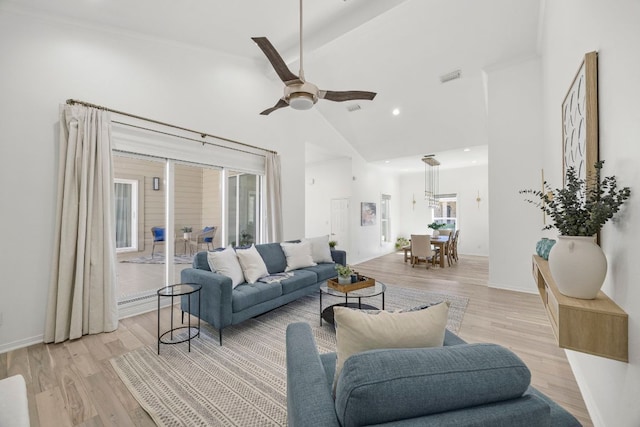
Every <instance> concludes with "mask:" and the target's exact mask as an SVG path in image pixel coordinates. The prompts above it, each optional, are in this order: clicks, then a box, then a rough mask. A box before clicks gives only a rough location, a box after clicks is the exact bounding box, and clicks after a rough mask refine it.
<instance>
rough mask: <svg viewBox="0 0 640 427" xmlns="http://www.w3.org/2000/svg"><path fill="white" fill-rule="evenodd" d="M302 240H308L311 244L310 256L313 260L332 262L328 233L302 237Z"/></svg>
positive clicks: (316, 261)
mask: <svg viewBox="0 0 640 427" xmlns="http://www.w3.org/2000/svg"><path fill="white" fill-rule="evenodd" d="M303 242H309V243H310V244H311V258H313V262H315V263H321V262H333V258H331V249H330V248H329V235H328V234H327V235H326V236H320V237H311V238H308V239H304V240H303Z"/></svg>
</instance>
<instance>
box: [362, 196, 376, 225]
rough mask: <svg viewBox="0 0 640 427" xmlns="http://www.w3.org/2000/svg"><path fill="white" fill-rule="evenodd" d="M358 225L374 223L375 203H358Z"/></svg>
mask: <svg viewBox="0 0 640 427" xmlns="http://www.w3.org/2000/svg"><path fill="white" fill-rule="evenodd" d="M360 225H361V226H365V225H376V204H375V203H372V202H362V203H360Z"/></svg>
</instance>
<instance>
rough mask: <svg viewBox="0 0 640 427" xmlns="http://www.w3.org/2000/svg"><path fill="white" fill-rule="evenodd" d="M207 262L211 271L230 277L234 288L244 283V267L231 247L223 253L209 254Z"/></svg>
mask: <svg viewBox="0 0 640 427" xmlns="http://www.w3.org/2000/svg"><path fill="white" fill-rule="evenodd" d="M207 261H208V262H209V268H210V269H211V271H215V272H216V273H219V274H222V275H223V276H227V277H230V278H231V284H232V285H233V287H234V288H235V287H236V286H238V285H239V284H240V283H244V274H243V273H242V267H241V266H240V263H239V262H238V257H237V256H236V251H234V250H233V248H232V247H231V246H228V247H226V248H225V249H224V250H222V251H213V252H207Z"/></svg>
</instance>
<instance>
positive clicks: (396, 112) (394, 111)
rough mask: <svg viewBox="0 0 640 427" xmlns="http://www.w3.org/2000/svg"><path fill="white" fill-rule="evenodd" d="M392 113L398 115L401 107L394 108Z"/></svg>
mask: <svg viewBox="0 0 640 427" xmlns="http://www.w3.org/2000/svg"><path fill="white" fill-rule="evenodd" d="M391 114H393V115H394V116H397V115H398V114H400V109H399V108H394V109H393V111H392V112H391Z"/></svg>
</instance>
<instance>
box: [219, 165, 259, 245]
mask: <svg viewBox="0 0 640 427" xmlns="http://www.w3.org/2000/svg"><path fill="white" fill-rule="evenodd" d="M260 181H261V180H260V176H258V175H254V174H247V173H238V172H229V177H228V179H227V182H228V184H227V197H228V203H227V232H228V233H227V244H230V245H232V246H247V245H250V244H252V243H259V242H260V239H258V236H259V235H260V234H259V233H260V228H259V226H260V224H259V221H256V218H259V217H260V216H259V212H260V203H259V198H258V197H257V195H258V194H260Z"/></svg>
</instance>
